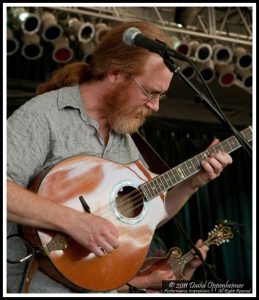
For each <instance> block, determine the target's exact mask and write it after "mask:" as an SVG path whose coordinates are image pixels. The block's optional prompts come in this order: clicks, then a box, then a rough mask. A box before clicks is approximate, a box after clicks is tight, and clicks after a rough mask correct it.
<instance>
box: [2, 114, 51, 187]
mask: <svg viewBox="0 0 259 300" xmlns="http://www.w3.org/2000/svg"><path fill="white" fill-rule="evenodd" d="M49 140H50V134H49V127H48V122H47V119H46V117H45V116H44V115H43V114H41V113H38V112H34V111H30V110H28V109H21V108H20V109H18V110H17V111H15V112H14V113H13V114H12V115H11V116H10V117H9V119H8V121H7V178H11V179H12V180H13V181H15V182H16V183H18V184H20V185H22V186H24V187H27V186H28V184H29V182H30V181H31V179H32V178H33V177H34V176H35V175H36V174H37V173H38V172H39V170H40V169H41V168H42V166H43V165H44V162H45V161H46V158H47V155H48V152H49V145H50V142H49Z"/></svg>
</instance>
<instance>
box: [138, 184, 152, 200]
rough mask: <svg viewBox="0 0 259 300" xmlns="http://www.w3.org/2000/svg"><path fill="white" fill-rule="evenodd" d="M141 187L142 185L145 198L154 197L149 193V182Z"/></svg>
mask: <svg viewBox="0 0 259 300" xmlns="http://www.w3.org/2000/svg"><path fill="white" fill-rule="evenodd" d="M140 187H141V190H142V192H143V194H144V195H145V198H146V199H147V200H148V199H151V198H152V197H150V193H149V190H148V182H147V183H144V184H142V185H141V186H140Z"/></svg>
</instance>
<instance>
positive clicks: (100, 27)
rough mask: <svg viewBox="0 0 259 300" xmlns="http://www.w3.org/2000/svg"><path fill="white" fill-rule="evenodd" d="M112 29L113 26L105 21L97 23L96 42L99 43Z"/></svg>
mask: <svg viewBox="0 0 259 300" xmlns="http://www.w3.org/2000/svg"><path fill="white" fill-rule="evenodd" d="M110 30H111V27H109V26H108V25H106V24H105V23H98V24H96V25H95V42H96V43H97V44H99V43H100V42H101V41H102V40H103V39H104V38H105V35H106V34H107V32H109V31H110Z"/></svg>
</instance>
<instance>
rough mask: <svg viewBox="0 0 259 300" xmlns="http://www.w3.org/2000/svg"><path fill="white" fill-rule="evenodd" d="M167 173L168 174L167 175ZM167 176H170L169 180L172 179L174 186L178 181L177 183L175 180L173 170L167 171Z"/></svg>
mask: <svg viewBox="0 0 259 300" xmlns="http://www.w3.org/2000/svg"><path fill="white" fill-rule="evenodd" d="M169 173H170V174H169ZM168 174H169V176H170V177H171V178H173V179H174V183H175V184H176V183H177V182H178V181H177V179H176V177H175V175H174V169H171V170H169V171H168Z"/></svg>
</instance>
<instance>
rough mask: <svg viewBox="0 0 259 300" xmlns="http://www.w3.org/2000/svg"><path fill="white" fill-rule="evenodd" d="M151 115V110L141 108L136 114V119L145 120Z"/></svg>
mask: <svg viewBox="0 0 259 300" xmlns="http://www.w3.org/2000/svg"><path fill="white" fill-rule="evenodd" d="M152 113H153V111H152V109H151V108H149V107H143V108H141V109H140V110H139V111H138V113H137V114H136V116H137V117H138V118H147V117H149V116H151V115H152Z"/></svg>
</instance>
